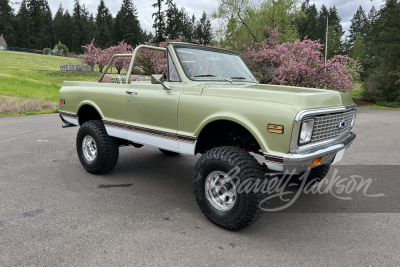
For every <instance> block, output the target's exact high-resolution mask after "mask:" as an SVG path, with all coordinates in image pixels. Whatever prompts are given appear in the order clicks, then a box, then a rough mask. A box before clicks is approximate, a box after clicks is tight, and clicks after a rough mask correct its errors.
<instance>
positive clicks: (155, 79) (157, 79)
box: [151, 74, 171, 90]
mask: <svg viewBox="0 0 400 267" xmlns="http://www.w3.org/2000/svg"><path fill="white" fill-rule="evenodd" d="M151 83H152V84H161V85H162V87H163V88H164V90H171V87H169V86H168V85H165V84H164V75H163V74H152V75H151Z"/></svg>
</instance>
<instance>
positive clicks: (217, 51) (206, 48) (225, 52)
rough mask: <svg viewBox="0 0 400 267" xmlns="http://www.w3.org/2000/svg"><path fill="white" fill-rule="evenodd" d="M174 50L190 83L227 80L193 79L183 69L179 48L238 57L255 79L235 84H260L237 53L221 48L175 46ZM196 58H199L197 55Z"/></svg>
mask: <svg viewBox="0 0 400 267" xmlns="http://www.w3.org/2000/svg"><path fill="white" fill-rule="evenodd" d="M173 48H174V52H175V55H176V58H177V59H178V61H179V65H180V67H181V68H182V70H183V72H184V74H185V76H186V78H188V79H189V80H190V81H193V82H227V81H226V80H223V79H221V78H219V79H210V80H197V79H192V78H191V77H190V76H189V75H188V73H187V72H186V70H185V68H184V67H183V64H182V61H181V59H180V57H179V55H178V51H177V48H188V49H193V50H195V49H198V50H208V51H212V52H215V53H221V54H228V55H232V56H237V57H239V59H240V60H241V61H242V63H243V66H244V67H245V68H246V69H247V70H248V72H249V74H250V75H251V78H253V81H243V80H240V81H237V80H234V81H233V82H234V83H252V84H255V83H257V84H258V83H259V82H258V80H257V79H256V77H254V74H253V73H252V72H251V71H250V69H249V67H247V65H246V64H245V63H244V62H243V60H242V58H241V57H240V56H239V54H237V53H235V52H231V51H228V50H222V49H220V48H219V49H218V48H217V49H215V48H212V47H207V46H189V45H174V46H173ZM196 57H197V55H196Z"/></svg>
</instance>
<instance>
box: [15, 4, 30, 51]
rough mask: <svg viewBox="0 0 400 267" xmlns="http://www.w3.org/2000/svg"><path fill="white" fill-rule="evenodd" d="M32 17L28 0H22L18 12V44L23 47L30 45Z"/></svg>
mask: <svg viewBox="0 0 400 267" xmlns="http://www.w3.org/2000/svg"><path fill="white" fill-rule="evenodd" d="M30 25H31V22H30V18H29V12H28V8H27V6H26V0H22V2H21V6H20V7H19V11H18V14H17V27H16V28H17V38H16V39H17V46H18V47H21V48H28V47H29V34H30Z"/></svg>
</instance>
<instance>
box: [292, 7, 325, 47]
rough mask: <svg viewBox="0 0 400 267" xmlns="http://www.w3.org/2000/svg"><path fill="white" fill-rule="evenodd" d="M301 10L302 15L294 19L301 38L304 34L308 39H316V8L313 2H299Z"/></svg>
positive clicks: (317, 36)
mask: <svg viewBox="0 0 400 267" xmlns="http://www.w3.org/2000/svg"><path fill="white" fill-rule="evenodd" d="M301 11H302V12H303V13H304V17H299V18H297V19H296V24H297V28H298V31H299V35H300V38H301V39H304V38H305V37H306V36H307V38H308V39H310V40H318V39H319V37H320V36H319V34H318V30H317V29H318V27H317V20H318V9H317V7H316V5H315V4H312V5H310V0H306V1H304V2H303V3H302V4H301Z"/></svg>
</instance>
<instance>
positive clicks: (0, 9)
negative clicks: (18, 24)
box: [0, 0, 17, 46]
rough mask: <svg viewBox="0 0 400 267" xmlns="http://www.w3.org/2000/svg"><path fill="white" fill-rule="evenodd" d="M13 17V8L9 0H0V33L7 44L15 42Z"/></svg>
mask: <svg viewBox="0 0 400 267" xmlns="http://www.w3.org/2000/svg"><path fill="white" fill-rule="evenodd" d="M14 19H15V16H14V10H13V9H12V7H11V6H10V4H9V0H0V34H4V38H5V40H6V42H7V45H8V46H15V44H16V43H17V40H16V37H17V36H16V32H15V28H14V26H15V25H14Z"/></svg>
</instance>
